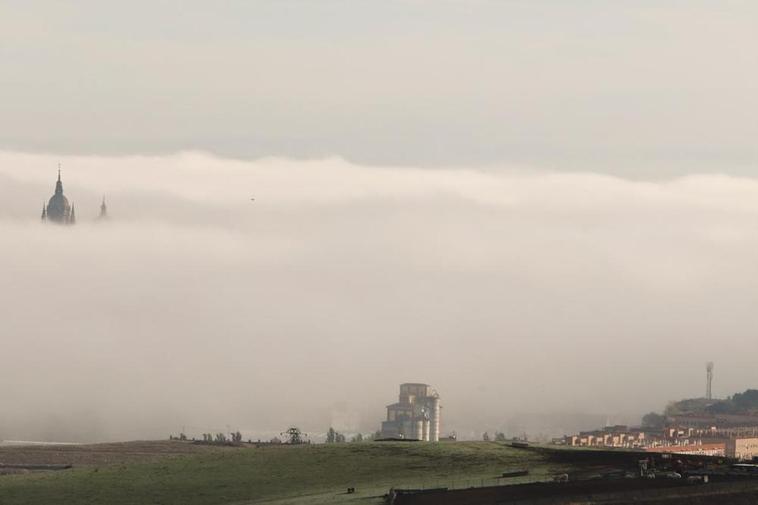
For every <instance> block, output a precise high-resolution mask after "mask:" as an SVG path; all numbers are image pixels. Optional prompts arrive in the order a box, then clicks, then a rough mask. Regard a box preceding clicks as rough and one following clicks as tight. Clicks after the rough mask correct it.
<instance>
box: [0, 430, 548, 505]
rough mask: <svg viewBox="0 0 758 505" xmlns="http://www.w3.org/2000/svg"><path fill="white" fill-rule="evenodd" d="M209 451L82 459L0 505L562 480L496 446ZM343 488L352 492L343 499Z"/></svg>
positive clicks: (119, 504)
mask: <svg viewBox="0 0 758 505" xmlns="http://www.w3.org/2000/svg"><path fill="white" fill-rule="evenodd" d="M155 444H156V447H159V446H160V447H162V448H165V447H166V444H182V442H156V443H155ZM128 446H129V444H124V447H125V448H128ZM142 446H143V447H144V446H145V443H142ZM93 447H96V446H93ZM205 449H206V450H202V451H198V452H196V453H194V452H190V453H187V454H179V455H174V456H171V457H157V458H156V457H154V455H148V452H149V450H145V449H141V450H142V451H143V452H144V453H145V455H146V457H145V459H144V460H137V461H135V460H134V459H133V458H132V459H129V460H128V461H125V462H121V463H118V462H115V463H111V464H107V465H100V466H92V465H88V464H87V463H86V458H84V460H83V461H82V463H81V464H80V465H78V466H77V467H75V468H74V469H71V470H65V471H59V472H46V473H30V474H25V475H6V476H0V503H1V504H3V505H16V504H35V505H44V504H53V503H55V504H66V505H79V504H104V505H105V504H107V505H125V504H139V505H144V504H177V505H179V504H181V505H201V504H213V505H219V504H245V503H264V502H265V503H271V504H276V505H284V504H290V503H291V504H297V505H306V504H307V505H316V504H326V503H351V502H353V503H362V504H367V505H368V504H374V503H380V502H381V496H382V495H383V494H384V493H386V492H387V491H388V490H389V489H390V488H391V487H393V486H395V487H435V486H449V487H467V486H475V485H481V484H482V482H483V481H484V483H489V484H492V483H494V481H493V478H495V477H496V476H498V475H500V474H501V473H502V472H503V471H505V470H508V469H514V468H524V467H528V468H529V469H530V470H531V475H530V476H529V477H528V478H522V480H521V481H522V482H523V479H529V480H534V479H540V478H545V477H547V476H548V474H549V473H550V472H552V471H558V469H557V468H550V467H549V465H548V464H547V463H546V462H545V461H543V460H542V459H541V457H540V456H539V455H537V454H534V453H531V452H529V451H522V450H518V449H513V448H510V447H507V446H505V445H503V444H498V443H494V442H456V443H439V444H411V443H357V444H337V445H309V446H293V447H289V446H282V447H262V448H254V447H242V448H229V447H225V448H218V449H214V450H207V448H205ZM140 454H141V453H140ZM85 456H86V454H85ZM148 456H149V457H148ZM0 461H2V452H0ZM114 461H118V458H117V457H116V458H114ZM514 482H518V480H516V481H514ZM347 487H355V488H356V493H355V494H351V495H348V494H346V493H345V491H346V489H347Z"/></svg>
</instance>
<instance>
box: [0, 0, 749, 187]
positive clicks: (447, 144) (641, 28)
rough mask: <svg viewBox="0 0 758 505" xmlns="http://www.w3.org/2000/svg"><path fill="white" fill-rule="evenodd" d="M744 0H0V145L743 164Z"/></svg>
mask: <svg viewBox="0 0 758 505" xmlns="http://www.w3.org/2000/svg"><path fill="white" fill-rule="evenodd" d="M757 47H758V4H756V3H755V2H754V1H751V0H744V1H741V0H713V1H706V0H655V1H653V0H650V1H647V0H639V1H623V0H620V1H614V2H608V1H599V0H585V1H579V0H555V1H551V0H544V1H534V0H523V1H517V0H514V1H509V0H503V1H485V0H467V1H458V0H455V1H453V0H437V1H424V0H407V1H398V0H381V1H354V0H344V1H335V0H324V1H318V2H314V1H291V0H275V1H273V0H272V1H262V0H258V1H247V0H244V1H243V0H240V1H220V2H212V3H208V2H206V1H149V2H143V1H131V2H121V3H114V2H100V1H69V2H57V1H28V0H23V1H22V0H18V1H14V0H5V1H3V2H2V3H0V68H2V70H1V72H2V74H0V76H1V78H0V96H1V97H2V100H0V117H2V121H0V147H5V148H7V149H13V150H25V151H29V150H32V151H44V152H54V153H62V152H67V153H75V154H89V153H99V154H135V153H169V154H170V153H173V152H177V151H181V150H187V149H200V150H203V151H208V152H214V153H217V154H220V155H223V156H227V157H236V158H248V159H254V158H257V157H260V156H270V155H274V156H286V157H298V158H313V157H316V158H321V157H324V156H333V155H336V156H341V157H344V158H346V159H349V160H351V161H353V162H356V163H361V164H398V165H414V166H427V167H428V166H450V165H459V166H470V165H472V164H475V165H488V166H489V167H490V168H492V169H498V168H499V164H501V163H525V164H529V165H530V166H533V167H535V168H536V167H539V168H544V169H550V170H560V171H569V172H571V171H577V170H579V171H587V170H589V171H595V172H602V173H613V174H618V175H623V176H626V177H634V178H639V177H660V176H669V175H682V174H687V173H692V172H698V173H700V172H719V173H724V172H725V173H733V174H740V175H753V173H754V168H753V167H754V165H755V162H756V159H757V156H756V155H757V153H758V151H757V149H758V148H756V143H755V139H756V138H758V121H756V113H757V112H758V94H757V93H756V92H755V90H756V89H758V70H757V69H758V65H757V64H756V63H758V61H756V60H757V56H758V54H756V52H757V50H756V48H757Z"/></svg>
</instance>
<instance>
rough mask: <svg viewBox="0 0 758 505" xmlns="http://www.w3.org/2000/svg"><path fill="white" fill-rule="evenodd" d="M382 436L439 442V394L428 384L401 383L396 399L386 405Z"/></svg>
mask: <svg viewBox="0 0 758 505" xmlns="http://www.w3.org/2000/svg"><path fill="white" fill-rule="evenodd" d="M381 436H382V438H402V439H406V440H422V441H425V442H438V441H439V439H440V396H439V394H437V392H436V391H435V390H434V389H433V388H432V387H431V386H429V385H428V384H418V383H406V384H401V385H400V397H399V400H398V402H397V403H393V404H392V405H387V420H386V421H383V422H382V429H381Z"/></svg>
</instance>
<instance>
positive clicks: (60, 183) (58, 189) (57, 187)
mask: <svg viewBox="0 0 758 505" xmlns="http://www.w3.org/2000/svg"><path fill="white" fill-rule="evenodd" d="M55 194H56V195H62V194H63V181H61V164H60V163H58V180H57V181H56V183H55Z"/></svg>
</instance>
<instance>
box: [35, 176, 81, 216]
mask: <svg viewBox="0 0 758 505" xmlns="http://www.w3.org/2000/svg"><path fill="white" fill-rule="evenodd" d="M43 216H44V217H45V218H46V219H48V220H50V221H52V222H54V223H61V224H74V222H75V220H76V218H75V217H74V212H73V209H72V207H71V204H70V203H68V198H66V197H65V195H64V194H63V183H62V182H61V173H60V170H59V171H58V181H57V182H56V183H55V194H54V195H53V196H52V197H51V198H50V200H49V201H48V203H47V209H46V212H45V214H43Z"/></svg>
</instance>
